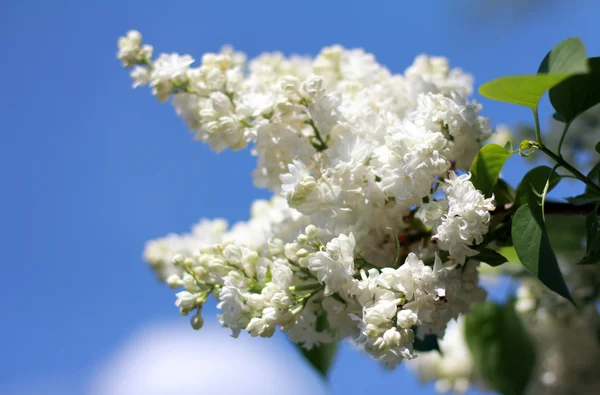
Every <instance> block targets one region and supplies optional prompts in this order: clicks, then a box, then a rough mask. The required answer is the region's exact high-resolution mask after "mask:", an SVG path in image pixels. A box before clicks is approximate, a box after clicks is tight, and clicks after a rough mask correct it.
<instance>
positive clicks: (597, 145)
mask: <svg viewBox="0 0 600 395" xmlns="http://www.w3.org/2000/svg"><path fill="white" fill-rule="evenodd" d="M594 149H595V150H596V152H597V153H599V154H600V141H598V142H597V143H596V146H595V147H594Z"/></svg>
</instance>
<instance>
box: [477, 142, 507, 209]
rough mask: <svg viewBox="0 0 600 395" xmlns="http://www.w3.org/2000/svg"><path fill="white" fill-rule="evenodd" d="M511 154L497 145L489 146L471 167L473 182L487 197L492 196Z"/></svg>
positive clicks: (478, 154) (480, 152)
mask: <svg viewBox="0 0 600 395" xmlns="http://www.w3.org/2000/svg"><path fill="white" fill-rule="evenodd" d="M510 156H511V153H510V152H508V151H507V150H506V148H504V147H501V146H499V145H497V144H488V145H486V146H484V147H483V148H481V150H480V151H479V153H477V156H476V157H475V159H474V160H473V164H472V165H471V181H472V182H473V185H475V188H477V189H479V190H480V191H481V192H482V193H483V194H484V195H485V196H486V197H489V196H491V195H492V190H493V188H494V185H495V184H496V182H497V181H498V177H499V175H500V171H501V170H502V166H504V163H505V162H506V160H507V159H508V158H510Z"/></svg>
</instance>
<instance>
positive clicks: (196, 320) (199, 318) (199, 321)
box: [192, 314, 204, 330]
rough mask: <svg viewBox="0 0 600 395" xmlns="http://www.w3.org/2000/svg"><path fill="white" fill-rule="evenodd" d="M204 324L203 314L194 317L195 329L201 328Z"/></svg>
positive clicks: (193, 326) (193, 325)
mask: <svg viewBox="0 0 600 395" xmlns="http://www.w3.org/2000/svg"><path fill="white" fill-rule="evenodd" d="M203 325H204V320H203V319H202V316H201V315H200V314H196V315H195V316H193V317H192V328H194V329H195V330H199V329H201V328H202V326H203Z"/></svg>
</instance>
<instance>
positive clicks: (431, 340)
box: [413, 328, 440, 352]
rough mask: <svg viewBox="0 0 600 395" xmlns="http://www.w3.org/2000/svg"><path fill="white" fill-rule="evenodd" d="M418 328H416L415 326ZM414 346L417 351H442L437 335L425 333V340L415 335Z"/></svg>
mask: <svg viewBox="0 0 600 395" xmlns="http://www.w3.org/2000/svg"><path fill="white" fill-rule="evenodd" d="M413 330H416V328H413ZM413 348H414V349H415V350H416V351H421V352H427V351H433V350H437V351H440V345H439V344H438V338H437V336H436V335H425V336H424V337H423V340H421V339H419V338H417V337H415V342H414V343H413Z"/></svg>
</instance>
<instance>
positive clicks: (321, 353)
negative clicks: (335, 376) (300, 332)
mask: <svg viewBox="0 0 600 395" xmlns="http://www.w3.org/2000/svg"><path fill="white" fill-rule="evenodd" d="M316 329H317V331H318V332H323V331H328V330H329V323H328V322H327V313H326V312H325V311H323V310H320V311H319V313H318V314H317V325H316ZM294 345H295V346H296V348H297V349H298V350H299V351H300V353H301V354H302V356H304V358H305V359H306V361H307V362H308V363H309V364H310V365H311V366H312V367H313V368H314V369H315V370H316V371H317V372H318V373H319V374H320V375H321V377H322V378H323V379H327V373H328V372H329V369H330V368H331V365H332V364H333V361H334V359H335V355H336V353H337V349H338V343H337V342H333V343H326V344H325V343H323V344H320V345H316V346H313V347H312V348H311V349H310V350H307V349H306V348H304V347H302V346H301V345H299V344H297V343H294Z"/></svg>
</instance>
